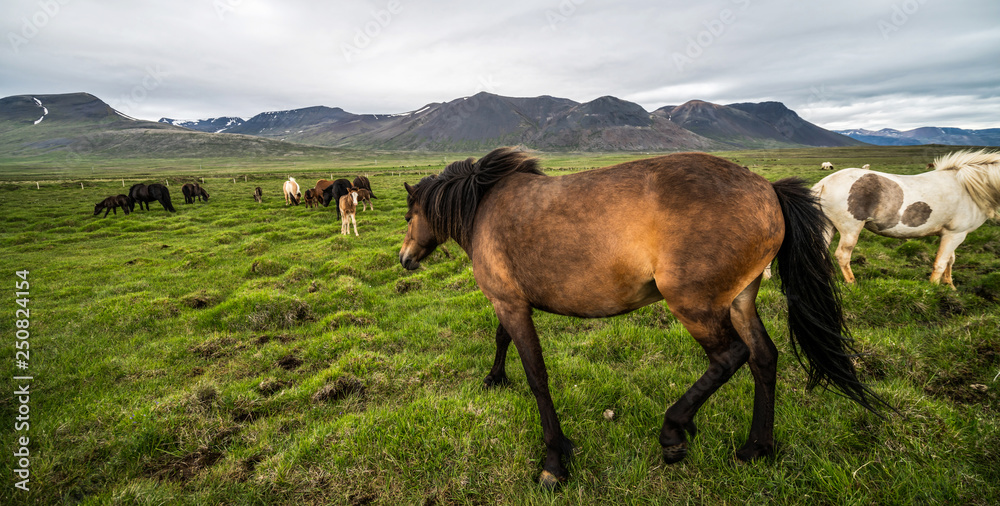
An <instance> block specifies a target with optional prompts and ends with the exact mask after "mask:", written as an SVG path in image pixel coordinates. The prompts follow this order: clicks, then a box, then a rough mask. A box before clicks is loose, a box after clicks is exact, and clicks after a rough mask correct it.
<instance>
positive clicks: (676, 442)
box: [660, 288, 750, 464]
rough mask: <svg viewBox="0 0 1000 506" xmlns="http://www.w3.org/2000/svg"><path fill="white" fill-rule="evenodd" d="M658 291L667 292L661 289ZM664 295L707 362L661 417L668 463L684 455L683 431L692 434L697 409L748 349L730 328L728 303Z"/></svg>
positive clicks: (664, 458)
mask: <svg viewBox="0 0 1000 506" xmlns="http://www.w3.org/2000/svg"><path fill="white" fill-rule="evenodd" d="M660 292H661V293H663V294H664V295H670V293H669V292H667V291H665V290H664V289H663V288H661V289H660ZM664 298H665V299H666V301H667V305H668V307H669V308H670V311H671V312H672V313H673V314H674V316H676V317H677V318H678V319H679V320H680V321H681V323H683V324H684V327H685V328H687V330H688V332H690V333H691V335H692V336H693V337H694V338H695V340H697V341H698V344H700V345H701V347H702V348H703V349H704V350H705V353H706V354H707V355H708V361H709V364H708V370H706V371H705V373H704V374H702V375H701V377H700V378H698V381H695V383H694V384H693V385H691V387H690V388H688V390H687V392H685V393H684V395H683V396H681V398H680V399H678V400H677V402H675V403H674V404H673V405H671V406H670V407H669V408H667V412H666V414H665V415H664V417H663V428H662V429H661V430H660V445H661V446H662V447H663V460H664V461H666V462H667V463H668V464H672V463H674V462H679V461H680V460H682V459H683V458H684V457H685V456H686V455H687V439H686V437H685V433H687V434H690V435H691V437H692V438H693V437H694V436H695V434H696V432H697V429H696V428H695V425H694V416H695V414H697V413H698V409H699V408H701V405H702V404H704V403H705V401H706V400H708V398H709V397H710V396H711V395H712V394H713V393H715V391H716V390H718V389H719V387H720V386H722V385H723V384H724V383H725V382H727V381H729V378H730V377H732V375H733V374H734V373H735V372H736V370H737V369H739V368H740V366H742V365H743V363H744V362H746V361H747V358H748V357H749V355H750V351H749V350H748V348H747V346H746V345H745V344H744V343H743V341H742V339H741V338H740V335H739V333H737V331H736V329H735V328H734V327H733V323H732V318H731V316H730V308H729V307H728V306H716V307H711V304H710V302H708V301H698V300H693V299H687V300H686V298H685V297H683V296H675V297H669V296H665V297H664Z"/></svg>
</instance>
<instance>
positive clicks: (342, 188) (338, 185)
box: [94, 176, 377, 235]
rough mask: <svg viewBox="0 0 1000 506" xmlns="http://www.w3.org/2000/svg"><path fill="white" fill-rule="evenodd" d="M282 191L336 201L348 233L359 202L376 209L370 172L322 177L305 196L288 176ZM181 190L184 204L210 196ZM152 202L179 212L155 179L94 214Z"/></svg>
mask: <svg viewBox="0 0 1000 506" xmlns="http://www.w3.org/2000/svg"><path fill="white" fill-rule="evenodd" d="M282 192H283V193H284V195H285V205H289V204H293V205H299V202H301V201H302V200H305V203H306V205H307V206H308V207H309V208H318V207H319V205H320V204H322V205H323V206H324V207H327V206H329V205H330V202H336V203H337V205H336V208H337V217H338V218H339V219H341V233H342V234H348V232H349V226H350V225H351V224H353V225H354V235H358V223H357V219H356V217H355V214H356V212H357V206H358V203H359V202H360V203H361V210H362V211H364V210H367V209H368V208H369V207H370V208H371V210H373V211H374V210H375V206H374V204H372V201H371V199H374V198H377V197H375V194H374V193H372V186H371V181H370V180H369V179H368V177H367V176H358V177H356V178H354V181H353V182H351V181H349V180H347V179H336V180H334V181H330V180H326V179H320V180H319V181H317V182H316V187H315V188H311V189H308V190H306V194H305V198H304V199H303V196H302V193H301V192H300V191H299V184H298V183H297V182H296V181H295V178H293V177H289V178H288V181H285V183H284V185H283V188H282ZM181 193H183V194H184V203H185V204H193V203H195V201H196V200H198V201H201V202H205V201H207V200H208V198H209V195H208V191H206V190H205V188H202V186H201V185H200V184H198V183H186V184H185V185H184V186H182V187H181ZM253 199H254V201H256V202H258V203H262V202H264V192H263V191H262V190H261V188H260V187H259V186H258V187H256V188H255V189H254V192H253ZM150 202H159V203H160V205H162V206H163V208H164V209H166V210H167V211H170V212H172V213H173V212H176V209H174V206H173V204H172V203H171V202H170V190H168V189H167V187H166V186H165V185H162V184H159V183H153V184H135V185H132V187H131V188H129V192H128V194H127V195H126V194H119V195H112V196H110V197H107V198H105V199H104V200H102V201H100V202H98V203H97V204H96V205H94V216H97V215H98V214H100V213H101V211H102V210H103V211H104V217H105V218H106V217H107V216H108V213H111V212H114V214H115V215H117V214H118V208H121V209H122V211H123V212H124V213H125V214H126V215H128V214H129V213H131V212H132V211H134V210H135V205H136V203H138V204H139V208H140V209H143V206H145V209H146V210H147V211H148V210H149V203H150Z"/></svg>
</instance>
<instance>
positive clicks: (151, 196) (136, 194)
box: [128, 183, 177, 213]
mask: <svg viewBox="0 0 1000 506" xmlns="http://www.w3.org/2000/svg"><path fill="white" fill-rule="evenodd" d="M128 198H129V209H130V210H132V211H134V210H135V204H136V202H138V203H139V209H142V208H143V205H145V206H146V210H147V211H148V210H149V203H150V202H153V201H156V202H159V203H160V205H162V206H163V208H164V209H166V210H167V211H170V212H172V213H173V212H177V210H176V209H174V205H173V204H171V203H170V190H168V189H167V187H166V186H164V185H162V184H160V183H153V184H148V185H146V184H141V183H140V184H134V185H132V187H131V188H129V190H128Z"/></svg>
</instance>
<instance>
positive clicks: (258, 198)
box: [253, 186, 264, 204]
mask: <svg viewBox="0 0 1000 506" xmlns="http://www.w3.org/2000/svg"><path fill="white" fill-rule="evenodd" d="M253 200H254V202H257V203H258V204H260V203H261V202H264V192H263V190H261V189H260V187H259V186H258V187H256V188H254V189H253Z"/></svg>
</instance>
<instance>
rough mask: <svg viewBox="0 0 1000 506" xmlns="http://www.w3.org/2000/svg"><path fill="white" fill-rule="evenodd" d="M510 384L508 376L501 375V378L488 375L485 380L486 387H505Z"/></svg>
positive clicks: (484, 385)
mask: <svg viewBox="0 0 1000 506" xmlns="http://www.w3.org/2000/svg"><path fill="white" fill-rule="evenodd" d="M509 384H510V380H509V379H507V376H501V377H499V378H494V377H493V376H487V377H486V378H485V379H484V380H483V387H484V388H499V387H505V386H507V385H509Z"/></svg>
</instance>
